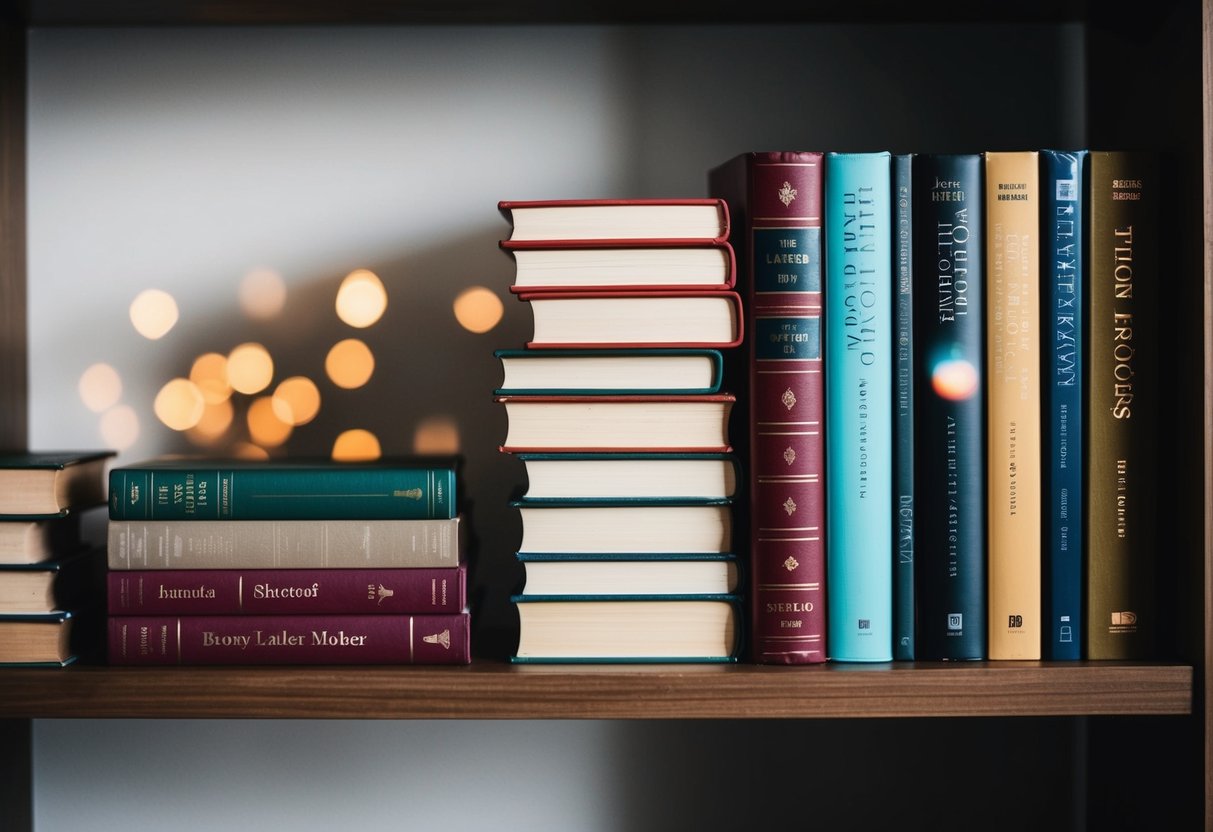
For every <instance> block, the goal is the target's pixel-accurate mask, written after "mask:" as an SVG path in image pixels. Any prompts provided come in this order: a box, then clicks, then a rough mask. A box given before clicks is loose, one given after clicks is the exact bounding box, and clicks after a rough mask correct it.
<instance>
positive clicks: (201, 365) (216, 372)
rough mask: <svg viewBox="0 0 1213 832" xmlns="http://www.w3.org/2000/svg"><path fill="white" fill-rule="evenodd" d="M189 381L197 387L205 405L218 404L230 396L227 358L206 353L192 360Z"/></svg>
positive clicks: (230, 387) (213, 353)
mask: <svg viewBox="0 0 1213 832" xmlns="http://www.w3.org/2000/svg"><path fill="white" fill-rule="evenodd" d="M190 381H192V382H194V384H196V385H198V389H199V390H201V391H202V398H204V399H206V403H207V404H219V403H220V402H224V401H227V399H228V398H229V397H230V396H231V395H232V385H231V384H229V383H228V380H227V356H224V355H220V354H219V353H217V352H208V353H204V354H203V355H200V356H198V357H197V358H195V359H194V365H193V366H192V367H190Z"/></svg>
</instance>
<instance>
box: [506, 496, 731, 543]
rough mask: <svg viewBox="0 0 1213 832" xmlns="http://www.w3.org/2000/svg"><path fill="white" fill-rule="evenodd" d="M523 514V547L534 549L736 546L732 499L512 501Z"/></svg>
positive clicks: (521, 514)
mask: <svg viewBox="0 0 1213 832" xmlns="http://www.w3.org/2000/svg"><path fill="white" fill-rule="evenodd" d="M511 505H513V506H514V507H515V508H517V509H518V510H519V514H520V516H521V519H522V542H521V543H520V544H519V545H518V548H519V550H520V551H523V552H532V553H541V552H547V553H573V552H581V553H588V552H603V553H622V552H645V553H649V554H654V553H658V552H666V553H691V552H704V553H720V552H731V551H732V550H733V522H732V518H733V512H732V507H731V506H730V504H729V502H728V501H727V500H723V501H720V502H718V503H714V502H699V503H688V504H685V505H677V504H672V503H666V502H663V503H657V504H651V505H642V504H637V503H636V502H635V501H627V502H622V503H604V502H588V503H583V504H574V503H568V502H561V503H556V504H547V505H544V504H541V503H535V502H515V503H512V504H511Z"/></svg>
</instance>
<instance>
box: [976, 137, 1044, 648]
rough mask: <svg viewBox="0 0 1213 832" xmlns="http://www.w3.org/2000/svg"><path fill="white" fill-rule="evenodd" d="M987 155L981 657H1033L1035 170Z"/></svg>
mask: <svg viewBox="0 0 1213 832" xmlns="http://www.w3.org/2000/svg"><path fill="white" fill-rule="evenodd" d="M1039 164H1040V162H1039V157H1038V155H1037V153H1036V152H1035V151H1016V152H1010V153H987V154H986V186H985V194H986V269H987V272H986V274H987V286H988V287H989V289H988V292H987V295H986V340H987V348H986V349H987V354H986V367H987V391H988V393H987V413H988V420H989V423H988V429H987V433H986V436H987V443H988V445H987V448H988V456H987V459H988V463H987V465H988V468H987V474H988V476H989V494H988V498H989V518H988V521H989V541H990V543H989V555H988V557H989V607H990V609H989V628H990V630H989V658H991V659H1039V658H1040V654H1041V646H1040V645H1041V633H1042V622H1041V534H1042V525H1041V496H1042V494H1043V491H1042V488H1041V486H1042V482H1043V476H1042V468H1043V460H1042V459H1041V440H1040V433H1041V429H1040V426H1041V420H1040V417H1041V410H1040V387H1041V385H1040V364H1041V351H1040V324H1041V315H1040V254H1041V250H1040V207H1041V206H1040V184H1039V183H1040V169H1039Z"/></svg>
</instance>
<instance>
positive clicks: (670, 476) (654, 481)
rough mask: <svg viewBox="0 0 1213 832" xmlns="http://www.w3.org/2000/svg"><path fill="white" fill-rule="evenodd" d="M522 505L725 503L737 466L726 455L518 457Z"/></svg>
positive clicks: (732, 488)
mask: <svg viewBox="0 0 1213 832" xmlns="http://www.w3.org/2000/svg"><path fill="white" fill-rule="evenodd" d="M518 459H519V460H521V461H522V463H523V465H524V466H525V467H526V477H527V485H526V493H525V494H523V496H522V500H523V501H524V502H525V501H528V500H548V501H554V500H595V499H607V500H610V499H615V500H625V501H626V500H673V501H677V500H684V501H685V500H725V499H731V498H733V497H734V496H736V494H737V491H738V488H739V482H740V479H741V476H740V471H739V463H738V460H737V458H736V457H734V456H732V455H730V454H694V453H680V454H670V453H661V452H650V453H598V454H578V453H564V454H525V453H524V454H518Z"/></svg>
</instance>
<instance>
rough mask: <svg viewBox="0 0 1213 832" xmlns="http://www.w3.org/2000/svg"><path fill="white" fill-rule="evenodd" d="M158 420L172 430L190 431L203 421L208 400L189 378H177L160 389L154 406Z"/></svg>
mask: <svg viewBox="0 0 1213 832" xmlns="http://www.w3.org/2000/svg"><path fill="white" fill-rule="evenodd" d="M152 410H153V411H155V413H156V418H157V419H159V420H160V421H161V422H163V423H164V425H165V427H168V428H171V429H172V430H180V431H184V430H189V429H190V428H192V427H193V426H194V425H196V424H198V422H199V421H200V420H201V419H202V413H203V411H204V410H206V400H205V399H203V398H202V391H201V390H199V389H198V386H197V385H196V384H194V383H193V382H192V381H190V380H189V379H188V378H175V379H173V380H172V381H170V382H169V383H168V384H166V385H164V386H163V387H161V388H160V392H159V393H157V394H156V401H155V403H154V404H153V405H152Z"/></svg>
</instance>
